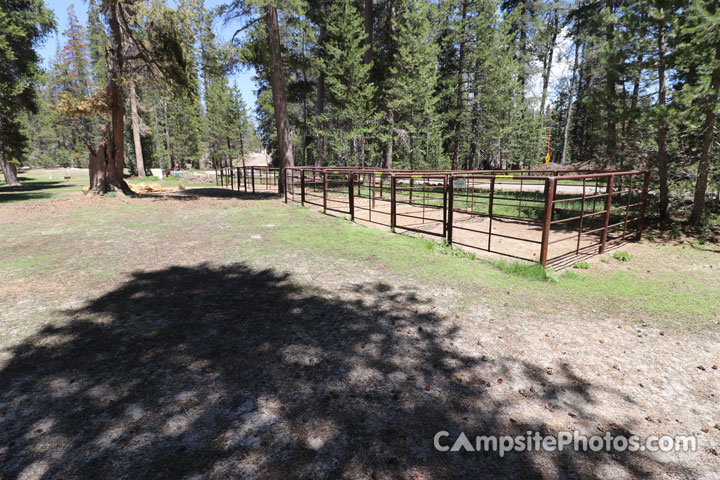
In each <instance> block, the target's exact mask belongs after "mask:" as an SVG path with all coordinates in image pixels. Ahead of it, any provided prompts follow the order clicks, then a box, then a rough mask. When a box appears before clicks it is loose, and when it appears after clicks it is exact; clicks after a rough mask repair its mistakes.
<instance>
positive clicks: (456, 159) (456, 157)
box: [452, 2, 467, 170]
mask: <svg viewBox="0 0 720 480" xmlns="http://www.w3.org/2000/svg"><path fill="white" fill-rule="evenodd" d="M466 16H467V2H463V4H462V17H461V24H460V54H459V57H458V82H457V91H456V102H457V103H456V106H455V109H456V110H455V114H456V118H455V126H454V127H455V128H454V130H455V138H454V140H453V153H452V169H453V170H457V169H458V166H459V163H460V143H461V139H460V127H461V121H460V118H461V116H462V109H463V69H464V67H465V66H464V63H465V17H466Z"/></svg>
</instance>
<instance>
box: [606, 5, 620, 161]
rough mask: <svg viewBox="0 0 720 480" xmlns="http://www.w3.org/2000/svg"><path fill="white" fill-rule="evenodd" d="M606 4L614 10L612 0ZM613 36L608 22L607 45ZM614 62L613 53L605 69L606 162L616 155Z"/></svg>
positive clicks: (616, 82) (616, 76)
mask: <svg viewBox="0 0 720 480" xmlns="http://www.w3.org/2000/svg"><path fill="white" fill-rule="evenodd" d="M606 6H607V8H608V10H609V11H610V12H611V13H614V12H615V4H614V0H607V2H606ZM614 37H615V27H614V25H613V24H612V23H609V24H608V26H607V27H606V29H605V38H606V40H607V42H608V44H609V45H612V43H613V39H614ZM615 63H616V61H615V55H614V54H613V55H612V57H611V58H610V59H608V62H607V67H606V69H605V80H606V81H605V89H606V91H607V105H606V108H607V111H606V112H605V114H606V116H607V124H606V135H607V139H606V155H607V161H608V162H612V161H614V160H615V157H616V156H617V125H616V121H617V115H616V109H617V108H618V105H617V90H616V85H617V84H618V73H617V70H616V67H615Z"/></svg>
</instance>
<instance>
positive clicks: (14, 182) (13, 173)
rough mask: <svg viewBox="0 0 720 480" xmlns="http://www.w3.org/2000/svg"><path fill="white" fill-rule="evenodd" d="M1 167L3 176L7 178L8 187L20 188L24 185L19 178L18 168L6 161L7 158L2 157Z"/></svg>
mask: <svg viewBox="0 0 720 480" xmlns="http://www.w3.org/2000/svg"><path fill="white" fill-rule="evenodd" d="M0 166H1V167H2V171H3V175H4V176H5V183H6V184H7V186H8V187H20V186H22V183H20V180H18V178H17V166H16V165H15V164H14V163H12V162H9V161H7V160H5V157H3V156H2V155H0Z"/></svg>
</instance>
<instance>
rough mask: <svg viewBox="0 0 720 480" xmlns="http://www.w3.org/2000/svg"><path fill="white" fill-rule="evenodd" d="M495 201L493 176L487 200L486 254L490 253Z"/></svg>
mask: <svg viewBox="0 0 720 480" xmlns="http://www.w3.org/2000/svg"><path fill="white" fill-rule="evenodd" d="M494 200H495V175H493V177H492V178H491V179H490V198H489V199H488V215H490V221H489V222H488V246H487V249H488V252H491V251H492V250H491V249H490V242H491V241H492V226H493V225H492V224H493V203H494Z"/></svg>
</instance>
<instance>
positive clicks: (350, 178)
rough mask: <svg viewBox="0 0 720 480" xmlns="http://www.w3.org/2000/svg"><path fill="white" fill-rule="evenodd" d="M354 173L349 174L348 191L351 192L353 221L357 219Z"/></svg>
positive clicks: (351, 217)
mask: <svg viewBox="0 0 720 480" xmlns="http://www.w3.org/2000/svg"><path fill="white" fill-rule="evenodd" d="M354 175H355V174H354V173H350V174H348V192H349V194H350V198H349V200H350V220H352V221H353V222H354V221H355V192H354V191H353V190H354V188H355V187H354V185H353V176H354Z"/></svg>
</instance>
